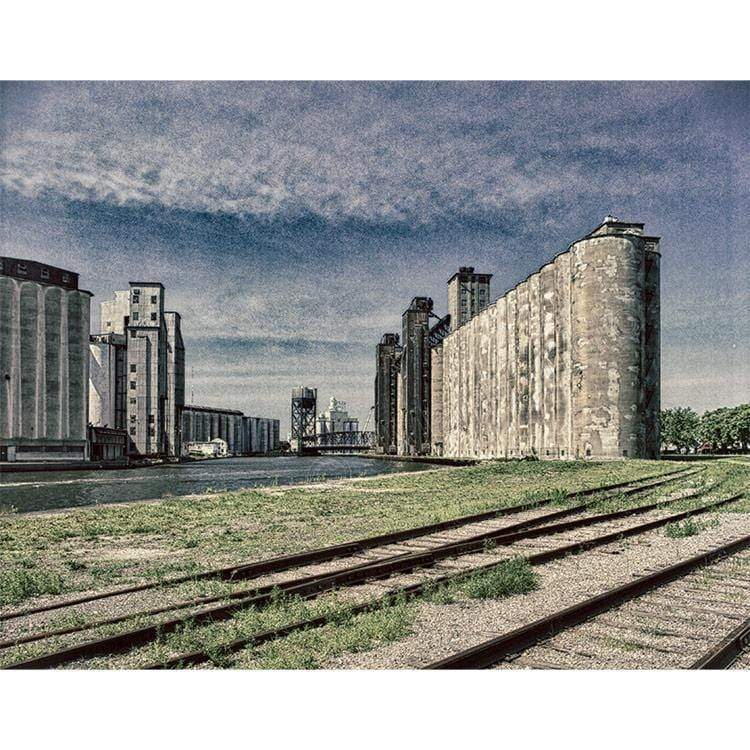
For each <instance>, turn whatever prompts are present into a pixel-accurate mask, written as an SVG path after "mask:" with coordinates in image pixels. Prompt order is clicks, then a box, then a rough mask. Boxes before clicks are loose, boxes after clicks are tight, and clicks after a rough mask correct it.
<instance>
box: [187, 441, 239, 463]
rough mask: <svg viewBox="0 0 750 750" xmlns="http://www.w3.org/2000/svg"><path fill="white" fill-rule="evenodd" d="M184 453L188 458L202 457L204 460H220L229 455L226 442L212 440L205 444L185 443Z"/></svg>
mask: <svg viewBox="0 0 750 750" xmlns="http://www.w3.org/2000/svg"><path fill="white" fill-rule="evenodd" d="M184 445H185V453H186V454H187V455H189V456H202V457H204V458H221V457H222V456H227V455H229V449H228V446H227V441H226V440H222V439H221V438H214V439H213V440H208V441H206V442H194V443H185V444H184Z"/></svg>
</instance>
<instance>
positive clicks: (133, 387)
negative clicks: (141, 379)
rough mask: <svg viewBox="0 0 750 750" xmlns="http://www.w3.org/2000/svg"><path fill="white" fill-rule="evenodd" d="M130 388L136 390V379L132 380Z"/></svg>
mask: <svg viewBox="0 0 750 750" xmlns="http://www.w3.org/2000/svg"><path fill="white" fill-rule="evenodd" d="M130 390H131V391H134V390H135V380H131V381H130Z"/></svg>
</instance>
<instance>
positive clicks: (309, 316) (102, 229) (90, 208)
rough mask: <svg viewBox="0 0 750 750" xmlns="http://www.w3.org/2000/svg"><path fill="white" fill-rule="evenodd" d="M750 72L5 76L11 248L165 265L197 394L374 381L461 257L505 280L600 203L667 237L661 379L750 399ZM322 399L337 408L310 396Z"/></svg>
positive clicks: (112, 263) (101, 283)
mask: <svg viewBox="0 0 750 750" xmlns="http://www.w3.org/2000/svg"><path fill="white" fill-rule="evenodd" d="M748 123H750V84H748V83H742V82H734V83H711V82H700V83H690V82H672V83H658V82H656V83H654V82H648V83H635V82H633V83H627V82H626V83H623V82H619V83H597V82H571V83H559V82H557V83H550V82H548V83H545V82H476V83H473V82H408V83H407V82H385V83H378V82H359V83H357V82H318V83H315V82H302V83H285V82H267V83H252V82H247V83H243V82H226V83H223V82H200V83H191V82H180V83H168V82H148V83H144V82H120V83H113V82H83V83H78V82H50V83H44V82H20V83H12V82H6V83H0V254H4V255H10V256H15V257H22V258H28V259H34V260H39V261H42V262H44V263H49V264H51V265H56V266H60V267H63V268H66V269H69V270H72V271H76V272H78V273H79V274H80V283H81V286H82V287H83V288H86V289H89V290H91V291H92V292H93V293H94V295H95V296H94V299H93V301H92V329H93V330H94V331H96V330H97V329H98V313H99V307H98V303H99V302H101V301H103V300H106V299H110V298H111V297H112V293H113V291H114V290H115V289H125V288H127V285H128V282H129V281H131V280H139V281H144V280H154V281H161V282H162V283H163V284H164V285H165V287H166V303H167V305H166V306H167V309H171V310H177V311H178V312H180V313H181V315H182V330H183V336H184V339H185V345H186V356H187V379H188V384H187V398H188V401H190V402H192V403H197V404H200V405H206V406H217V407H225V408H235V409H242V410H243V411H244V412H245V413H246V414H252V415H254V416H268V417H276V418H280V419H281V432H282V435H284V434H285V433H286V431H287V430H288V429H289V411H290V390H291V388H292V387H293V386H296V385H307V386H310V387H316V388H317V389H318V395H319V402H322V404H323V405H325V403H327V400H328V398H329V397H330V396H336V397H337V398H339V399H342V400H344V401H346V402H348V404H349V407H350V412H351V413H353V414H354V415H355V416H358V417H359V418H360V420H361V421H362V422H364V421H365V419H366V418H367V415H368V412H369V409H370V406H371V405H372V402H373V395H372V394H373V378H374V374H375V345H376V343H377V342H378V341H379V339H380V336H381V335H382V334H383V333H384V332H390V331H393V332H400V329H401V313H402V312H403V311H404V309H405V308H406V307H407V306H408V304H409V301H410V300H411V298H412V297H414V296H418V295H419V296H430V297H432V298H433V299H434V300H435V310H436V312H437V313H438V314H441V315H442V314H444V313H445V312H446V307H447V287H446V282H447V280H448V278H449V277H450V276H451V274H452V273H454V272H455V270H456V269H457V268H458V267H459V266H463V265H471V266H474V267H475V268H476V269H477V271H480V272H484V273H492V274H494V277H493V279H492V285H493V286H492V297H493V299H494V298H496V297H499V296H500V295H502V294H503V293H504V292H505V291H506V290H507V289H509V288H511V287H513V286H515V284H516V283H518V282H519V281H520V280H522V279H523V278H525V277H526V276H527V275H528V274H529V273H532V272H533V271H535V270H536V269H537V268H538V267H539V266H541V265H542V264H544V263H545V262H546V261H548V260H549V259H551V258H552V257H553V256H554V255H555V254H557V253H558V252H561V251H563V250H565V249H566V248H567V246H568V245H569V244H570V243H571V242H572V241H574V240H576V239H578V238H580V237H581V236H583V235H585V234H586V233H588V232H589V231H590V230H591V229H593V228H594V227H596V226H597V225H598V224H599V223H600V221H601V220H602V218H603V217H604V216H605V215H606V214H613V215H615V216H617V217H619V218H620V219H622V220H626V221H640V222H645V224H646V231H647V233H649V234H653V235H658V236H660V237H661V238H662V243H661V251H662V404H663V406H664V407H671V406H677V405H684V406H691V407H693V408H694V409H696V410H697V411H703V410H705V409H712V408H717V407H719V406H726V405H733V404H736V403H740V402H747V401H750V375H749V374H748V373H749V372H750V368H749V367H748V364H750V330H749V328H750V324H749V323H748V320H749V319H750V253H748V242H749V240H748V238H750V211H749V210H748V209H750V205H749V203H750V202H749V201H748V192H749V191H750V149H749V148H748V145H749V144H748V131H750V128H749V127H748ZM319 408H321V407H320V406H319Z"/></svg>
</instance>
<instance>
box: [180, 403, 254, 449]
mask: <svg viewBox="0 0 750 750" xmlns="http://www.w3.org/2000/svg"><path fill="white" fill-rule="evenodd" d="M243 416H244V415H243V414H242V412H241V411H237V410H236V409H218V408H214V407H210V406H193V405H192V404H189V405H186V406H185V407H184V408H183V409H182V417H181V419H182V441H183V443H185V444H187V443H208V442H210V441H211V440H213V439H214V438H221V439H222V440H224V441H225V442H226V444H227V452H228V453H230V454H232V455H239V454H241V453H244V452H245V451H244V447H245V446H244V441H243V434H242V428H243V425H242V418H243Z"/></svg>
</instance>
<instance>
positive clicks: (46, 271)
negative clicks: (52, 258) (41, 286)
mask: <svg viewBox="0 0 750 750" xmlns="http://www.w3.org/2000/svg"><path fill="white" fill-rule="evenodd" d="M42 278H43V279H48V278H49V268H43V269H42Z"/></svg>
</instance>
